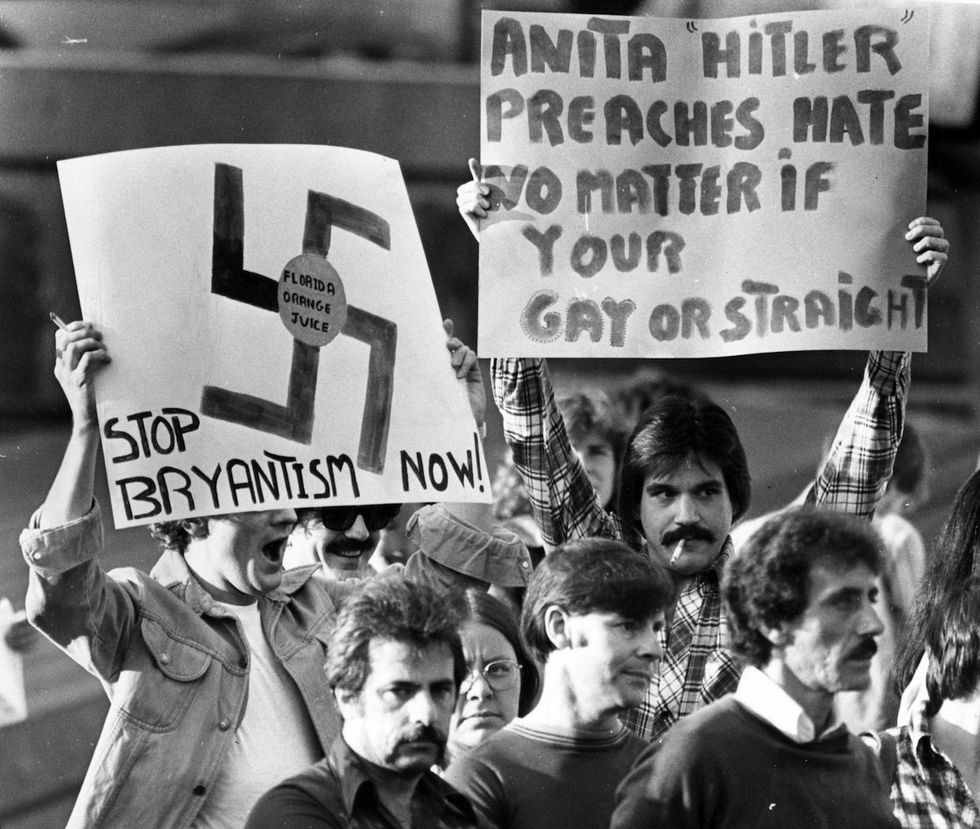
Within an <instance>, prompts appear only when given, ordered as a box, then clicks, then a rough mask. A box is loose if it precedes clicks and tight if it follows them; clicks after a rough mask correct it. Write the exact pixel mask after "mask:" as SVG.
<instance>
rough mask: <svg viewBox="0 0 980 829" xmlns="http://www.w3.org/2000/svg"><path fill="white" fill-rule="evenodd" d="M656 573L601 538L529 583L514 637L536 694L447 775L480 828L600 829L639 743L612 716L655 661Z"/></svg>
mask: <svg viewBox="0 0 980 829" xmlns="http://www.w3.org/2000/svg"><path fill="white" fill-rule="evenodd" d="M673 595H674V589H673V584H672V583H671V579H670V577H669V576H668V574H667V571H666V569H665V568H664V566H663V565H662V564H660V563H659V562H658V561H656V560H651V559H650V558H648V557H647V556H643V555H638V554H637V553H636V552H635V551H633V550H631V549H630V548H629V547H627V546H626V545H625V544H622V543H621V542H618V541H612V540H610V539H600V538H586V539H581V540H579V541H570V542H569V543H568V544H564V545H562V546H561V547H559V548H558V549H557V550H555V551H554V552H553V553H551V554H550V555H548V556H546V557H545V559H544V561H542V562H541V563H540V564H539V565H538V567H537V568H536V569H535V571H534V574H533V575H532V576H531V582H530V584H529V585H528V590H527V595H526V596H525V599H524V607H523V610H522V614H521V634H522V635H523V637H524V640H525V642H526V643H527V646H528V649H529V650H530V652H531V655H532V656H534V658H535V659H536V660H537V661H538V662H540V663H542V664H543V666H544V668H543V682H542V689H541V696H540V699H539V700H538V702H537V704H536V705H535V706H534V708H533V709H532V710H531V711H530V712H529V713H528V714H527V715H526V716H524V717H518V718H517V719H515V720H512V721H511V722H510V723H509V724H508V725H506V726H504V728H503V729H501V730H500V731H498V732H497V733H496V734H494V735H493V736H492V737H490V738H489V739H487V740H485V741H484V742H483V743H481V744H480V745H478V746H476V747H474V748H473V749H472V750H470V751H469V752H466V753H464V754H462V755H461V756H459V757H457V758H455V759H454V760H453V762H452V763H450V765H449V768H448V769H447V771H446V779H447V780H448V781H449V782H450V783H451V784H452V785H454V786H456V787H457V788H458V789H459V790H460V791H461V792H463V794H465V795H466V796H467V797H468V798H469V799H470V801H471V802H472V803H473V806H474V808H475V809H476V812H477V815H478V816H479V818H480V825H481V827H483V828H484V829H566V827H575V829H606V827H607V826H608V825H609V816H610V814H611V813H612V808H613V795H614V793H615V790H616V786H617V785H618V784H619V782H620V780H621V779H622V778H623V776H624V775H625V774H626V772H627V770H628V769H629V767H630V764H631V763H632V762H633V760H634V759H635V758H636V757H637V756H638V755H639V754H640V752H641V751H642V750H643V749H644V748H645V744H644V742H643V740H641V739H640V738H639V737H637V736H636V735H635V734H633V733H631V732H630V731H629V729H627V728H626V727H625V726H624V725H623V724H622V723H621V722H620V721H619V715H620V714H622V713H623V712H624V711H625V710H627V709H628V708H630V707H632V706H635V705H637V704H638V703H639V701H640V700H641V699H642V698H643V694H644V692H645V690H646V688H647V686H648V685H649V684H650V677H651V676H653V675H654V674H655V673H656V672H657V669H658V666H659V662H660V657H661V650H660V644H659V634H660V631H661V630H662V629H663V626H664V609H665V608H666V607H668V606H669V605H670V604H671V602H672V601H673Z"/></svg>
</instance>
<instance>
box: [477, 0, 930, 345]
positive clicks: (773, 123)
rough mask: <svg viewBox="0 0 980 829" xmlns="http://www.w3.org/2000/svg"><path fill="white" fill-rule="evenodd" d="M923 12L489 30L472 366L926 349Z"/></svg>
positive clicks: (532, 19) (491, 18)
mask: <svg viewBox="0 0 980 829" xmlns="http://www.w3.org/2000/svg"><path fill="white" fill-rule="evenodd" d="M928 47H929V29H928V12H927V10H924V9H903V8H901V7H897V6H896V7H877V8H871V9H854V10H852V9H833V10H827V11H812V12H786V13H778V14H763V15H756V16H752V17H736V18H727V19H725V18H723V19H711V20H682V19H658V18H641V17H597V16H596V17H594V16H589V15H571V14H544V13H537V14H532V13H512V12H504V11H485V12H484V14H483V40H482V76H481V94H482V112H481V150H480V152H481V156H480V161H481V163H482V165H483V179H484V181H486V182H487V183H488V184H489V185H490V186H491V188H492V190H491V196H492V201H493V202H494V203H495V204H496V205H498V206H497V209H496V210H494V211H493V213H492V214H491V216H490V217H489V218H487V219H485V220H483V221H481V242H480V341H479V351H480V354H481V355H482V356H485V357H486V356H495V355H496V356H513V355H527V356H558V357H617V356H618V357H643V356H650V357H715V356H726V355H733V354H745V353H753V352H771V351H797V350H808V349H860V350H867V349H871V348H887V349H897V350H910V351H924V350H925V349H926V296H925V293H926V292H925V287H924V276H925V273H924V269H923V268H921V267H920V266H918V265H916V263H915V261H914V255H913V254H912V252H911V248H910V246H909V245H908V243H907V242H905V241H904V239H903V237H904V234H905V231H906V229H907V225H908V222H909V221H911V220H912V219H913V218H915V217H916V216H919V215H922V214H923V213H924V212H925V191H926V161H927V158H926V157H927V124H928V119H929V106H928V51H929V49H928Z"/></svg>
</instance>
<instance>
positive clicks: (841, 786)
mask: <svg viewBox="0 0 980 829" xmlns="http://www.w3.org/2000/svg"><path fill="white" fill-rule="evenodd" d="M881 562H882V559H881V542H880V540H879V539H878V537H877V536H876V535H875V534H874V531H873V530H872V529H871V528H870V527H869V526H868V525H867V524H866V523H864V522H861V521H858V520H856V519H854V518H851V517H848V516H844V515H838V514H835V513H830V512H821V511H816V510H813V509H811V508H805V507H804V508H797V509H793V510H790V511H787V512H785V513H783V514H781V515H779V516H778V517H776V518H773V519H772V520H771V521H769V522H767V523H766V524H764V525H763V527H762V528H761V529H759V530H758V531H757V532H756V533H755V534H754V535H753V536H752V537H751V538H750V539H749V541H748V543H747V545H746V546H745V547H744V548H743V549H742V551H741V552H740V553H739V555H738V556H737V557H736V558H735V559H734V560H732V561H731V562H730V563H729V564H728V567H727V569H726V572H725V574H724V578H723V583H722V593H723V599H724V603H725V612H726V614H727V617H728V623H729V628H730V631H731V647H732V649H733V650H734V651H735V653H736V654H737V655H738V656H739V657H740V658H741V659H742V660H743V661H744V662H746V663H748V666H747V667H746V668H745V671H744V672H743V674H742V678H741V680H740V681H739V685H738V689H737V690H736V691H735V693H734V694H732V695H730V696H727V697H725V698H724V699H721V700H719V701H717V702H714V703H712V704H711V705H709V706H707V707H706V708H704V709H702V710H701V711H699V712H696V713H695V714H692V715H691V716H690V717H688V718H686V719H685V720H682V721H681V722H679V723H677V724H676V725H675V726H674V727H673V728H671V730H670V731H668V732H667V733H666V735H665V736H664V737H663V738H661V739H660V740H659V741H658V742H656V743H654V744H653V745H652V746H650V748H648V749H647V750H646V752H645V753H644V754H643V755H642V756H641V757H639V758H638V759H637V761H636V763H635V764H634V766H633V768H632V770H631V771H630V773H629V775H628V776H627V778H626V779H625V780H624V781H623V783H622V785H621V786H620V787H619V790H618V791H617V793H616V809H615V813H614V814H613V819H612V824H611V827H612V829H633V828H634V827H635V829H640V828H641V827H642V829H648V827H653V826H670V827H692V829H693V827H697V829H710V827H726V829H728V828H729V827H731V828H732V829H734V828H735V827H745V829H750V827H751V829H755V828H756V827H767V826H771V827H777V826H778V827H781V829H783V828H784V827H819V826H823V827H855V829H858V827H860V829H874V827H895V826H897V823H896V821H895V818H894V816H893V815H892V811H891V805H890V803H889V800H888V786H887V784H886V782H885V779H884V773H883V771H882V769H881V767H880V764H879V762H878V759H877V758H876V757H875V756H874V754H873V753H872V752H871V750H870V749H868V748H867V747H866V746H865V745H864V744H863V743H862V742H861V740H859V739H858V738H857V737H855V736H854V735H853V734H851V733H849V732H848V731H847V729H846V727H845V726H844V725H843V724H842V723H837V722H834V716H833V701H834V695H835V694H836V693H838V692H839V691H855V690H861V689H863V688H866V687H867V686H868V683H869V682H870V675H869V667H870V664H871V657H872V656H873V655H874V654H875V651H876V646H875V642H874V637H875V636H878V635H879V634H880V633H881V631H882V625H881V621H880V619H879V618H878V616H877V614H876V613H875V609H874V607H873V603H874V601H875V599H876V588H875V576H876V575H877V573H878V572H879V571H880V569H881Z"/></svg>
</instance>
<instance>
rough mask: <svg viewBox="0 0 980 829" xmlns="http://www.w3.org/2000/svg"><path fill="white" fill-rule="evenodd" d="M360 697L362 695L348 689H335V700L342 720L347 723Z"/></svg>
mask: <svg viewBox="0 0 980 829" xmlns="http://www.w3.org/2000/svg"><path fill="white" fill-rule="evenodd" d="M359 696H360V694H359V693H358V692H357V691H350V690H348V689H346V688H334V689H333V698H334V701H335V702H336V703H337V710H338V711H339V712H340V716H341V718H343V719H344V720H345V721H346V720H347V719H348V715H349V714H350V713H351V711H352V709H353V708H354V706H355V705H356V703H357V700H358V697H359Z"/></svg>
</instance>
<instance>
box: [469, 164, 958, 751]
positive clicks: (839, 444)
mask: <svg viewBox="0 0 980 829" xmlns="http://www.w3.org/2000/svg"><path fill="white" fill-rule="evenodd" d="M470 168H471V172H474V175H478V174H479V165H478V164H477V163H476V162H475V161H474V160H472V159H471V161H470ZM488 195H489V187H488V186H487V185H486V184H482V183H480V184H478V183H477V182H476V181H474V180H470V181H468V182H466V183H465V184H463V185H461V186H460V187H459V188H458V189H457V199H456V204H457V206H458V208H459V211H460V213H461V215H462V216H463V218H464V219H465V220H466V222H467V224H468V225H469V226H470V229H471V230H472V231H473V234H474V235H475V236H476V237H477V239H479V220H480V219H482V218H485V217H486V216H487V215H488V211H489V210H490V200H489V198H488ZM905 238H906V240H908V241H909V242H910V244H911V245H912V249H913V252H914V254H913V255H914V256H915V258H916V262H918V263H919V264H920V265H922V266H923V267H924V268H925V270H926V275H927V279H928V282H929V284H931V283H932V282H933V281H935V279H936V277H938V276H939V273H940V271H941V270H942V268H943V266H944V265H945V263H946V251H947V250H948V248H949V243H948V242H947V241H946V240H945V239H944V238H943V229H942V226H941V225H940V224H939V222H937V221H936V220H935V219H930V218H925V217H922V218H918V219H915V220H914V221H912V222H911V223H910V224H909V228H908V231H907V233H906V234H905ZM910 360H911V355H910V354H907V353H901V352H880V351H876V352H872V353H871V355H870V357H869V360H868V365H867V368H866V369H865V374H864V382H863V383H862V385H861V388H860V389H859V391H858V394H857V396H856V397H855V398H854V401H853V402H852V403H851V406H850V408H849V409H848V411H847V414H846V415H845V416H844V420H843V422H842V423H841V426H840V429H839V431H838V433H837V437H836V439H835V441H834V444H833V447H832V449H831V452H830V455H829V456H828V459H827V462H826V464H825V465H824V468H823V470H822V471H821V473H820V475H819V476H818V477H817V480H816V481H815V482H814V484H813V487H812V489H811V492H810V494H809V496H808V499H807V502H808V503H811V504H816V505H819V506H821V507H825V508H828V509H833V510H836V511H838V512H847V513H851V514H854V515H859V516H864V517H868V518H870V517H871V516H872V515H873V514H874V511H875V506H876V505H877V503H878V501H879V499H880V498H881V496H882V494H883V493H884V490H885V486H886V485H887V483H888V479H889V477H890V475H891V470H892V464H893V462H894V459H895V452H896V451H897V448H898V444H899V441H900V440H901V437H902V427H903V423H904V418H905V398H906V394H907V391H908V386H909V376H910V375H909V366H910ZM491 374H492V380H493V394H494V398H495V400H496V403H497V408H498V409H499V410H500V414H501V416H502V417H503V425H504V434H505V437H506V439H507V442H508V444H509V445H510V447H511V449H512V450H513V456H514V463H515V465H516V466H517V468H518V470H519V472H520V473H521V476H522V477H523V479H524V486H525V489H526V490H527V494H528V497H529V499H530V501H531V505H532V509H533V512H534V517H535V521H536V522H537V525H538V528H539V529H540V530H541V535H542V538H543V539H544V542H545V548H546V550H550V549H553V548H554V547H556V546H558V545H559V544H562V543H564V542H565V541H569V540H572V539H576V538H584V537H588V536H601V537H605V538H615V539H618V540H621V541H625V542H626V543H627V544H629V545H630V546H632V547H633V548H634V549H637V550H643V549H645V550H646V551H647V552H648V553H649V554H650V555H651V556H656V557H658V558H659V559H660V560H661V561H662V562H664V563H665V564H666V565H667V567H668V569H669V570H670V571H671V573H672V574H673V576H674V579H675V582H676V586H677V591H678V599H677V603H676V605H675V606H674V608H673V609H672V610H671V611H670V612H669V613H668V625H667V627H666V628H665V630H664V631H663V634H662V641H661V646H662V648H663V652H664V657H663V661H662V663H661V672H660V676H659V677H654V678H653V679H652V680H651V683H650V688H649V689H648V691H647V694H646V697H645V699H644V701H643V703H642V704H641V705H640V706H639V707H638V708H636V709H634V710H632V711H630V712H629V713H628V714H627V715H626V723H627V725H628V726H629V727H630V728H632V729H633V730H634V731H635V732H636V733H637V734H638V735H640V736H641V737H644V738H645V739H648V740H652V739H654V738H656V737H657V736H659V735H660V734H663V733H664V732H665V731H666V730H667V729H668V728H669V727H670V726H671V725H673V724H674V723H675V722H676V721H677V720H678V719H680V718H681V717H684V716H686V715H688V714H690V713H692V712H693V711H696V710H697V709H698V708H701V707H703V706H704V705H707V704H708V703H709V702H712V701H714V700H716V699H719V698H720V697H722V696H724V695H725V694H727V693H728V692H730V691H734V690H735V686H736V685H737V683H738V677H739V672H740V671H739V667H738V664H737V663H736V661H735V659H734V658H733V657H732V656H731V654H730V653H729V651H728V633H727V629H726V626H725V622H724V620H723V618H722V612H721V598H720V595H719V592H718V580H719V574H720V573H721V570H722V568H723V566H724V564H725V562H726V561H727V560H728V559H729V558H730V557H731V556H732V553H733V549H734V548H733V546H732V542H731V539H730V538H729V536H728V533H729V530H730V529H731V526H732V524H733V522H735V521H737V520H738V519H739V518H741V517H742V516H743V515H745V512H746V510H747V509H748V506H749V496H750V487H749V473H748V467H747V464H746V460H745V453H744V451H743V449H742V444H741V440H740V439H739V436H738V432H737V430H736V428H735V426H734V424H733V423H732V421H731V419H730V418H729V417H728V415H727V413H726V412H725V411H724V410H723V409H721V408H720V407H719V406H717V405H715V404H713V403H711V402H709V401H706V400H703V399H689V398H677V397H669V398H666V399H664V400H663V401H661V402H659V403H655V404H654V405H653V406H652V407H651V408H650V409H648V410H647V412H646V413H645V414H644V415H643V416H642V417H641V419H640V422H639V424H638V425H637V426H636V428H635V430H634V432H633V434H632V436H631V437H630V439H629V442H628V445H627V448H626V453H625V457H624V461H623V471H622V476H621V479H620V495H619V503H620V507H619V510H618V512H613V511H607V510H605V509H603V507H602V505H601V504H600V503H599V500H598V498H597V497H596V491H595V487H594V486H593V485H592V482H591V481H590V480H589V478H588V475H587V474H586V471H585V468H584V466H583V465H582V462H581V461H580V459H579V458H578V456H577V455H576V453H575V452H574V450H573V449H572V446H571V443H570V442H569V439H568V435H567V433H566V431H565V425H564V422H563V421H562V416H561V412H560V411H559V409H558V407H557V405H556V404H555V395H554V392H553V390H552V386H551V380H550V378H549V375H548V368H547V365H546V363H545V361H544V360H543V359H539V358H534V359H530V358H513V359H495V360H493V361H492V363H491Z"/></svg>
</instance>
